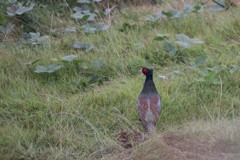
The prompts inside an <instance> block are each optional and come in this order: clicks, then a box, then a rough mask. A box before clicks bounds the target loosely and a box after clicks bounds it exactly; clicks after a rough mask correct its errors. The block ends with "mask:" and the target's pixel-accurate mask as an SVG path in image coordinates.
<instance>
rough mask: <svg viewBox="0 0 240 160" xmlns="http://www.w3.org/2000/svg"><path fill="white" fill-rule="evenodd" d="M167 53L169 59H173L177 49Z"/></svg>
mask: <svg viewBox="0 0 240 160" xmlns="http://www.w3.org/2000/svg"><path fill="white" fill-rule="evenodd" d="M168 53H169V55H170V56H171V57H174V56H175V55H176V53H177V49H176V48H174V49H173V50H171V51H169V52H168Z"/></svg>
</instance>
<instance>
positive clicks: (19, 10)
mask: <svg viewBox="0 0 240 160" xmlns="http://www.w3.org/2000/svg"><path fill="white" fill-rule="evenodd" d="M34 6H35V4H34V3H31V4H30V6H29V7H26V6H22V4H21V3H18V4H16V3H14V4H11V6H9V7H7V14H8V15H9V16H15V15H22V14H24V13H26V12H29V11H31V10H32V9H33V7H34Z"/></svg>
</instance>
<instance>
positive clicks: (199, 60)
mask: <svg viewBox="0 0 240 160" xmlns="http://www.w3.org/2000/svg"><path fill="white" fill-rule="evenodd" d="M206 59H207V55H200V56H198V57H196V58H195V63H194V65H195V66H202V65H204V64H205V62H206Z"/></svg>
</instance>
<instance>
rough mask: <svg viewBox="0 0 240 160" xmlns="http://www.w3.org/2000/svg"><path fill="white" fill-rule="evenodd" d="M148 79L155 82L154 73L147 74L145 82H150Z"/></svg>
mask: <svg viewBox="0 0 240 160" xmlns="http://www.w3.org/2000/svg"><path fill="white" fill-rule="evenodd" d="M148 81H151V82H153V75H152V74H150V75H146V79H145V83H146V82H148Z"/></svg>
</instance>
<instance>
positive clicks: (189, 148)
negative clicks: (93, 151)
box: [103, 119, 240, 160]
mask: <svg viewBox="0 0 240 160" xmlns="http://www.w3.org/2000/svg"><path fill="white" fill-rule="evenodd" d="M239 158H240V120H239V119H234V120H227V119H221V120H216V121H213V122H207V121H194V122H190V123H187V124H185V125H183V126H182V127H180V128H175V129H170V130H169V131H167V132H165V133H159V134H157V135H153V136H150V137H149V139H148V140H147V141H145V142H143V143H142V144H139V145H138V146H135V147H134V148H131V149H126V150H124V151H122V152H120V153H114V155H113V154H112V155H107V156H106V157H104V158H103V159H113V160H116V159H122V160H125V159H133V160H141V159H152V160H155V159H156V160H157V159H161V160H170V159H171V160H183V159H185V160H186V159H189V160H190V159H194V160H198V159H199V160H200V159H206V160H224V159H229V160H230V159H231V160H235V159H236V160H237V159H239Z"/></svg>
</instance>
